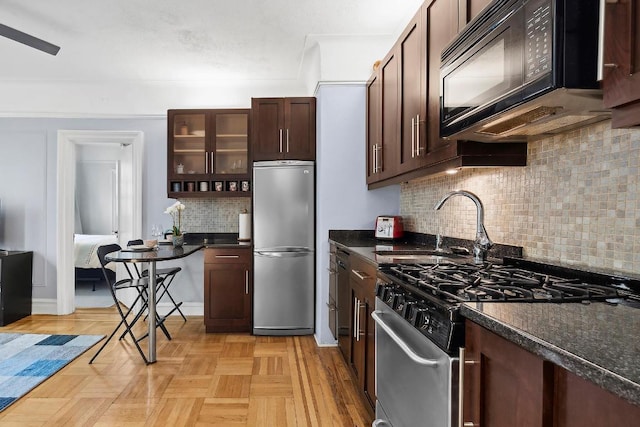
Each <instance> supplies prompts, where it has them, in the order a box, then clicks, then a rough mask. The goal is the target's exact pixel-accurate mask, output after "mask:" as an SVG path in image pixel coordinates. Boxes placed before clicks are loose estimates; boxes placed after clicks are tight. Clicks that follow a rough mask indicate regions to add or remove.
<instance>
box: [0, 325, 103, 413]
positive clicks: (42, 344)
mask: <svg viewBox="0 0 640 427" xmlns="http://www.w3.org/2000/svg"><path fill="white" fill-rule="evenodd" d="M102 338H104V335H46V334H0V411H2V410H4V409H5V408H6V407H7V406H9V405H11V404H12V403H13V402H15V401H16V400H18V399H19V398H20V397H22V396H24V395H25V394H27V393H28V392H29V391H30V390H31V389H32V388H34V387H35V386H37V385H38V384H40V383H41V382H43V381H44V380H46V379H47V378H49V377H50V376H51V375H53V374H55V373H56V372H58V371H59V370H60V369H62V368H63V367H64V366H66V365H67V364H68V363H69V362H71V361H72V360H73V359H75V358H76V357H78V356H80V355H81V354H82V353H84V352H85V351H87V350H88V349H89V348H91V347H92V346H93V345H94V344H96V343H97V342H98V341H100V340H101V339H102Z"/></svg>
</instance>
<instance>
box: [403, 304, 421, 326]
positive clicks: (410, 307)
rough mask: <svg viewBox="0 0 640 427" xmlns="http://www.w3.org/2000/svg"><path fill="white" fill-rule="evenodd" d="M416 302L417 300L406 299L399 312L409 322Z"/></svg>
mask: <svg viewBox="0 0 640 427" xmlns="http://www.w3.org/2000/svg"><path fill="white" fill-rule="evenodd" d="M416 304H418V301H415V300H413V299H407V301H405V303H404V309H403V310H402V313H400V314H401V315H402V317H404V318H405V319H407V320H408V321H409V322H411V313H412V310H413V307H415V305H416Z"/></svg>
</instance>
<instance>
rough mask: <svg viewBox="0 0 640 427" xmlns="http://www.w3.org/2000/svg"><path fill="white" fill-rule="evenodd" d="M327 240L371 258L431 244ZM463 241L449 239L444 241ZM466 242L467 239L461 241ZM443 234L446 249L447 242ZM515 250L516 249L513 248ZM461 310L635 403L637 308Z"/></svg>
mask: <svg viewBox="0 0 640 427" xmlns="http://www.w3.org/2000/svg"><path fill="white" fill-rule="evenodd" d="M329 240H331V241H333V242H335V243H336V244H337V245H338V246H339V247H342V248H343V249H346V250H348V251H349V252H351V253H355V254H358V255H360V256H362V257H364V258H365V259H367V260H369V261H370V262H372V263H376V254H375V253H374V250H375V247H376V245H385V244H387V245H393V246H394V247H395V246H399V247H400V248H405V247H407V246H414V245H416V244H423V245H425V247H428V248H429V249H433V248H434V246H435V237H434V236H430V237H429V236H425V235H418V236H417V238H416V236H414V235H412V233H410V234H409V235H408V236H406V237H405V238H404V239H402V240H398V241H393V242H388V241H380V240H376V239H375V238H374V236H373V232H372V231H342V230H332V231H330V232H329ZM451 243H453V244H455V245H457V246H466V245H465V241H460V240H459V239H451V240H450V241H449V245H450V244H451ZM466 244H467V245H468V244H469V242H467V243H466ZM449 245H447V240H446V238H445V244H444V246H445V248H446V247H447V246H449ZM505 248H506V250H503V249H501V248H499V250H498V251H497V252H495V248H493V249H492V251H494V252H493V253H491V252H490V256H493V257H495V258H498V257H500V258H503V257H515V258H518V257H521V256H522V254H521V253H520V255H512V254H513V253H514V249H513V248H514V247H509V246H506V247H505ZM515 252H516V253H517V250H515ZM461 314H462V315H463V316H465V317H466V318H468V319H470V320H472V321H474V322H476V323H478V324H480V325H482V326H484V327H485V328H487V329H489V330H491V331H493V332H495V333H497V334H498V335H500V336H502V337H504V338H506V339H508V340H510V341H512V342H514V343H516V344H518V345H520V346H522V347H523V348H525V349H527V350H529V351H531V352H532V353H534V354H537V355H539V356H541V357H542V358H544V359H546V360H549V361H551V362H553V363H555V364H557V365H559V366H561V367H563V368H565V369H567V370H568V371H570V372H572V373H574V374H576V375H578V376H580V377H582V378H585V379H587V380H590V381H592V382H594V383H595V384H598V385H599V386H600V387H603V388H605V389H607V390H609V391H611V392H612V393H615V394H617V395H618V396H621V397H623V398H625V399H627V400H628V401H630V402H632V403H634V404H636V405H640V338H639V337H640V308H638V307H632V306H630V305H626V304H618V305H613V304H609V303H606V302H592V303H589V304H583V303H564V304H556V303H547V304H542V303H464V304H463V305H462V308H461Z"/></svg>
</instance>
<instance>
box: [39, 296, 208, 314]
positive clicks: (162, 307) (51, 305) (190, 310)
mask: <svg viewBox="0 0 640 427" xmlns="http://www.w3.org/2000/svg"><path fill="white" fill-rule="evenodd" d="M172 308H173V304H171V303H164V302H161V303H159V304H158V306H157V308H156V311H157V312H158V313H159V314H160V315H163V316H164V315H165V314H167V313H168V312H169V311H170V310H171V309H172ZM180 310H182V312H183V313H184V315H185V316H204V303H202V302H183V303H182V305H181V306H180ZM31 313H32V314H54V315H57V314H58V301H57V300H56V299H55V298H34V299H33V300H32V301H31ZM171 316H180V313H178V311H177V310H176V311H174V312H173V313H171Z"/></svg>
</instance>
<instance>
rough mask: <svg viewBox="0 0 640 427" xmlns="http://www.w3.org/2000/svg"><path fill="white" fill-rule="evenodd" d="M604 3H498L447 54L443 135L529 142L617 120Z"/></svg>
mask: <svg viewBox="0 0 640 427" xmlns="http://www.w3.org/2000/svg"><path fill="white" fill-rule="evenodd" d="M599 9H600V7H599V0H494V1H493V2H492V3H491V4H489V5H488V6H487V7H486V8H485V9H484V10H483V11H482V12H481V13H480V14H479V15H478V16H477V17H476V18H474V20H473V21H471V22H470V23H469V24H468V25H467V26H466V27H465V28H464V29H463V30H462V31H461V32H460V34H459V35H458V36H457V37H456V38H455V39H454V40H453V41H452V42H451V43H450V44H449V45H448V46H447V47H446V48H445V49H444V50H443V52H442V58H441V59H442V61H441V68H440V119H441V120H440V135H441V136H442V137H445V138H447V137H448V138H451V139H467V140H474V141H487V142H491V141H526V140H527V139H529V138H530V137H532V136H537V135H545V134H553V133H558V132H563V131H566V130H568V129H571V128H574V127H577V126H582V125H585V124H588V123H592V122H595V121H598V120H602V119H606V118H608V117H610V113H609V111H607V110H606V109H604V108H603V106H602V92H601V90H600V89H599V84H598V81H597V67H598V40H599V37H598V30H599Z"/></svg>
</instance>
